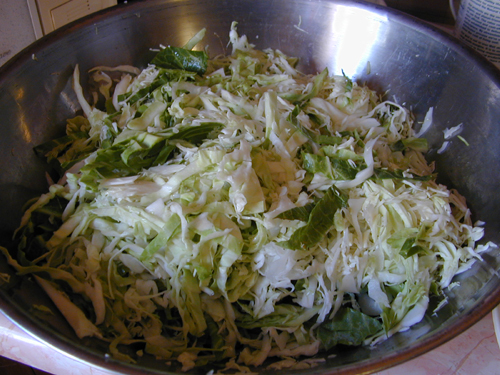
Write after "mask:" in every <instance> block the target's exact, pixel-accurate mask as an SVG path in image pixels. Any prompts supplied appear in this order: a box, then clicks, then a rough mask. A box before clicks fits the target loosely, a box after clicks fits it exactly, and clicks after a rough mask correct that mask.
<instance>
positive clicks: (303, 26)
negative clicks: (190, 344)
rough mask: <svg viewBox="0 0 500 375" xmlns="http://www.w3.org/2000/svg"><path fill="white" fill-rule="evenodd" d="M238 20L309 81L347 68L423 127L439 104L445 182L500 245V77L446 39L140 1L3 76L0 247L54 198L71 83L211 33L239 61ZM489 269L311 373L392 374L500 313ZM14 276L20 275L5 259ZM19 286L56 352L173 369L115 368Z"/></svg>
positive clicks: (317, 18)
mask: <svg viewBox="0 0 500 375" xmlns="http://www.w3.org/2000/svg"><path fill="white" fill-rule="evenodd" d="M232 21H237V22H238V23H239V28H238V30H239V33H240V34H246V35H247V36H248V38H249V40H250V41H251V42H252V43H254V44H256V46H257V47H258V48H267V47H271V48H275V49H280V50H282V51H283V52H285V53H287V54H289V55H291V56H297V57H299V58H300V68H301V69H302V70H303V71H306V72H311V73H313V72H317V71H320V70H322V69H323V68H324V67H328V68H329V71H330V73H331V74H341V73H342V70H343V71H344V72H345V73H346V74H347V75H348V76H351V77H353V78H354V79H355V80H356V81H358V82H360V83H367V84H368V85H369V86H370V87H372V88H374V89H376V90H378V91H379V92H386V97H387V98H388V99H391V100H397V101H398V102H400V103H404V104H405V105H406V106H408V107H409V108H411V109H412V110H413V112H414V113H415V115H416V119H417V121H420V122H421V121H422V120H423V118H424V116H425V114H426V112H427V111H428V109H429V108H430V107H433V108H434V122H433V126H432V128H431V129H430V130H429V131H428V132H427V133H426V135H425V136H426V137H427V138H428V140H429V144H430V145H431V152H430V154H429V157H430V159H431V160H435V161H436V163H437V170H438V173H439V179H440V181H441V182H443V183H445V184H447V185H449V186H450V187H454V188H457V189H458V190H459V191H460V192H461V193H462V194H464V195H465V196H466V198H467V200H468V202H469V205H470V207H471V209H472V212H473V214H474V218H475V219H480V220H483V221H485V222H486V223H487V224H486V237H487V240H491V241H494V242H496V243H500V238H499V237H500V217H499V215H498V213H499V212H500V194H498V192H499V191H500V178H499V177H498V175H497V173H498V171H499V170H500V148H499V147H498V142H499V140H500V126H499V122H500V88H499V87H500V76H499V72H498V71H497V70H496V69H495V68H494V67H493V66H492V65H490V64H489V63H488V62H486V61H485V60H484V59H482V58H481V57H479V56H478V55H476V54H475V53H474V52H472V51H470V50H469V49H467V48H465V47H463V46H461V45H460V44H457V43H456V42H455V40H454V39H452V38H451V37H448V36H447V35H445V34H444V33H442V32H441V31H439V30H436V29H434V28H432V27H430V26H428V25H426V24H424V23H422V22H420V21H418V20H416V19H413V18H409V17H407V16H404V15H402V14H400V13H399V12H397V11H394V10H390V9H386V8H383V7H378V6H374V5H370V4H364V3H359V2H347V1H321V0H313V1H308V0H271V1H269V0H240V1H224V0H200V1H194V0H187V1H175V0H170V1H168V0H167V1H159V0H158V1H156V0H150V1H134V2H133V3H131V4H124V5H120V6H118V7H116V8H112V9H108V10H105V11H103V12H100V13H99V14H97V15H94V16H91V17H87V18H85V19H84V20H82V21H79V22H77V23H74V24H71V25H68V26H66V27H64V28H62V29H60V30H57V31H56V32H54V33H52V34H50V35H48V36H46V37H44V38H42V39H41V40H39V41H37V42H36V43H35V44H33V45H32V46H30V47H28V48H27V49H25V50H24V51H23V52H21V53H20V54H19V55H17V56H16V57H14V58H13V59H12V60H11V61H9V62H8V63H7V64H5V65H4V66H3V67H2V68H1V69H0V131H1V134H2V136H1V137H0V163H1V169H0V193H1V194H0V228H1V236H0V243H1V244H3V245H9V241H10V237H11V234H12V232H13V230H14V229H15V228H16V227H17V226H18V224H19V220H20V218H21V212H22V210H21V209H22V206H23V204H24V202H25V201H26V199H28V198H30V197H33V196H36V195H38V194H40V193H43V192H45V191H46V189H47V185H46V182H45V166H44V164H43V163H42V162H41V161H39V160H37V159H36V157H35V155H34V153H33V151H32V148H33V147H34V146H36V145H38V144H40V143H42V142H44V141H46V140H49V139H50V138H53V137H54V136H57V135H60V134H61V133H62V132H63V131H64V124H65V119H66V118H68V117H72V116H74V114H75V113H76V112H77V111H78V110H79V105H78V102H77V100H76V97H75V95H74V93H73V91H72V88H71V82H70V77H71V74H72V71H73V69H74V67H75V64H77V63H78V64H79V65H80V70H81V72H82V73H83V74H82V82H85V80H86V78H87V76H86V75H85V74H84V72H86V71H87V70H88V69H90V68H92V67H94V66H96V65H109V66H114V65H120V64H132V65H136V66H139V67H145V66H146V65H147V62H148V61H150V60H151V58H152V57H153V55H154V53H153V52H151V51H150V48H154V47H156V46H158V45H159V44H163V45H169V44H170V45H174V46H182V45H184V43H185V42H186V41H187V40H189V39H190V38H191V37H192V36H193V35H194V34H195V33H196V32H197V31H199V30H200V29H201V28H203V27H206V28H207V33H206V37H205V40H204V42H203V44H204V45H208V51H209V53H210V54H211V55H212V56H214V55H216V54H219V53H228V52H230V51H228V50H227V43H228V33H229V27H230V24H231V22H232ZM460 123H463V126H464V130H463V132H462V133H461V136H462V137H463V138H464V139H465V140H467V142H468V143H469V146H466V145H465V144H464V143H463V142H461V141H460V140H459V139H457V138H454V139H453V140H452V142H451V144H450V147H449V148H448V149H447V150H446V151H445V152H444V153H442V154H439V153H437V152H436V151H437V150H438V149H439V148H440V147H441V145H442V143H443V140H444V139H443V130H444V129H445V128H450V127H453V126H456V125H458V124H460ZM484 258H485V262H482V263H476V264H475V265H474V267H473V268H472V269H471V270H469V271H467V272H466V273H464V274H462V275H460V276H459V277H458V278H457V280H459V281H460V283H461V285H460V287H457V288H454V289H453V290H452V291H451V292H449V293H448V295H449V303H448V304H447V305H446V306H445V307H444V308H442V309H441V310H440V311H439V312H438V313H437V314H432V311H430V312H429V313H428V314H427V315H426V317H425V318H424V320H423V321H422V322H421V323H419V324H417V325H416V326H414V327H413V328H412V329H410V330H409V331H407V332H404V333H399V334H397V335H395V336H393V337H392V338H390V339H389V340H387V341H385V342H383V343H381V344H380V345H377V346H376V347H374V348H373V349H372V348H356V349H349V350H344V349H337V350H336V351H335V350H334V351H333V352H332V353H330V354H337V355H336V356H334V357H333V356H330V357H328V358H327V359H326V361H325V362H324V363H323V364H320V365H319V366H318V367H316V368H314V369H310V370H303V371H297V373H301V374H306V373H307V374H320V373H329V374H335V373H360V372H366V373H367V372H373V371H378V370H381V369H383V368H386V367H389V366H393V365H395V364H398V363H401V362H403V361H406V360H408V359H410V358H413V357H415V356H417V355H420V354H422V353H424V352H426V351H428V350H430V349H432V348H434V347H436V346H438V345H440V344H442V343H444V342H445V341H447V340H449V339H451V338H452V337H454V336H456V335H458V334H459V333H461V332H463V331H464V330H465V329H466V328H468V327H470V326H472V325H473V324H474V323H476V322H477V321H478V320H480V319H481V318H482V317H483V316H485V315H486V314H487V313H488V312H489V311H490V310H491V309H492V308H493V307H495V306H496V305H497V304H498V303H499V302H500V281H499V279H498V276H497V271H498V269H499V268H500V259H499V256H498V253H497V251H494V250H492V251H490V252H489V253H487V254H485V255H484ZM0 271H1V272H5V271H8V267H7V265H6V264H5V261H4V260H3V259H0ZM13 281H14V284H15V287H11V288H7V287H6V286H5V285H4V286H3V287H2V289H1V290H0V308H1V309H2V310H3V311H4V313H6V314H7V315H8V316H9V317H10V318H11V319H12V320H14V321H15V322H16V323H17V324H19V325H20V326H21V327H22V328H24V329H25V330H27V331H28V332H30V333H31V334H32V335H34V336H36V337H38V338H39V339H41V340H42V341H45V342H47V343H48V344H49V345H52V346H54V347H56V348H58V349H59V350H61V351H63V352H65V353H67V354H69V355H71V356H75V357H77V358H80V359H81V360H82V361H85V362H88V363H91V364H93V365H95V366H99V367H102V368H104V369H107V370H110V371H115V372H118V373H131V374H139V373H140V374H148V373H167V372H166V371H173V370H172V369H169V368H167V367H165V364H164V363H163V362H162V361H154V360H153V359H152V358H150V357H147V356H146V357H144V358H143V359H142V360H141V362H140V363H138V364H137V365H127V364H123V363H119V362H117V361H115V360H112V359H110V358H108V356H107V355H106V352H107V349H106V347H107V345H106V344H105V343H101V342H99V341H97V340H93V339H87V340H78V339H77V338H76V337H75V335H74V334H73V332H72V331H71V329H70V328H69V327H68V325H67V324H66V323H65V321H64V320H63V319H62V317H61V316H54V317H52V318H50V320H49V322H48V324H47V323H44V321H42V320H40V317H39V316H36V315H35V314H34V313H33V309H32V304H42V303H50V302H49V301H47V299H46V298H45V296H44V295H43V293H40V290H39V288H38V287H37V285H36V284H34V283H33V282H32V281H30V280H22V279H20V278H18V277H15V276H13ZM437 302H438V301H437V300H434V301H433V304H434V306H435V305H436V303H437ZM275 372H276V371H273V373H275ZM264 373H265V371H264ZM283 373H290V371H285V372H283Z"/></svg>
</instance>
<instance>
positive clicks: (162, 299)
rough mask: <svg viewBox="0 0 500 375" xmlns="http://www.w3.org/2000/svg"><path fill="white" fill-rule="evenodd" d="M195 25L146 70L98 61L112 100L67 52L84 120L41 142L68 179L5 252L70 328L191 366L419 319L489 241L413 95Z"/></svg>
mask: <svg viewBox="0 0 500 375" xmlns="http://www.w3.org/2000/svg"><path fill="white" fill-rule="evenodd" d="M203 34H204V31H203V32H200V33H199V34H197V36H196V37H195V38H194V40H193V41H192V42H191V43H188V44H187V45H186V48H174V47H163V48H162V49H161V50H160V52H159V53H158V55H157V57H156V58H155V59H154V60H153V64H151V65H150V66H148V67H147V68H146V69H144V70H142V71H139V70H138V69H136V68H132V67H126V66H125V67H117V68H108V67H97V68H95V69H93V70H92V72H94V74H95V75H94V77H95V78H96V80H97V85H98V86H99V85H100V86H101V87H100V88H101V89H100V90H99V92H100V93H101V96H103V97H104V100H105V104H104V105H102V103H101V104H99V105H98V104H90V103H89V102H87V101H86V99H85V96H84V93H83V88H82V86H81V85H80V82H79V71H78V66H77V67H76V69H75V74H74V87H75V91H76V93H77V97H78V100H79V101H80V103H81V106H82V108H83V111H84V115H85V117H78V118H76V119H72V120H69V121H68V127H67V134H66V136H65V137H63V138H61V139H58V140H55V141H51V142H50V143H48V144H45V145H41V146H39V147H37V152H38V153H39V154H41V155H43V156H45V157H47V158H48V159H49V161H50V162H52V163H55V164H56V165H58V168H60V170H61V173H62V174H63V176H64V177H63V179H62V180H60V182H59V183H58V184H55V185H53V186H52V187H51V188H50V193H48V194H45V195H43V196H42V197H41V198H40V199H39V200H38V201H37V202H36V203H34V205H33V206H32V207H31V208H30V209H29V210H28V211H27V212H26V214H25V216H24V217H23V221H22V225H21V227H20V228H19V230H18V231H17V233H16V238H17V239H18V241H19V249H18V252H17V254H16V255H15V256H14V257H11V255H9V253H8V252H7V251H6V250H5V249H3V252H4V254H5V255H6V256H7V257H8V258H9V263H10V264H11V265H12V266H14V267H15V268H16V269H17V270H18V272H20V273H21V274H36V275H37V280H39V281H40V284H41V285H42V287H43V288H44V289H45V290H46V291H47V293H48V294H49V295H50V296H51V298H52V299H53V300H54V302H55V304H56V305H57V306H58V307H59V308H60V309H61V310H62V311H63V313H64V314H65V316H67V317H68V322H69V323H70V324H71V325H73V327H74V328H75V330H76V332H77V334H78V336H79V337H84V336H96V337H99V338H102V339H103V340H107V341H109V342H110V353H111V354H112V355H114V356H116V357H117V358H119V359H122V360H129V361H134V360H135V359H134V358H133V356H132V355H125V354H123V353H122V352H121V350H120V347H121V344H124V345H125V344H128V343H134V345H135V347H137V346H138V345H142V346H141V349H140V351H139V354H142V353H143V352H146V353H150V354H152V355H154V356H155V357H157V358H159V359H162V360H168V361H174V362H175V361H177V362H178V363H179V365H180V367H181V368H182V369H183V370H186V371H187V370H189V369H192V368H194V367H201V366H207V367H206V369H207V371H208V370H209V369H213V367H211V365H210V364H211V363H213V362H215V361H223V362H224V363H225V369H226V370H228V371H229V370H231V369H238V371H241V372H245V371H250V370H249V367H248V366H261V365H262V364H264V362H265V361H266V359H268V358H270V357H276V359H277V362H276V364H274V365H272V366H273V367H271V368H290V367H295V368H303V367H304V366H306V367H307V366H314V364H315V363H317V361H314V360H308V361H301V362H298V360H297V357H299V356H314V355H316V354H317V353H318V352H320V351H322V350H328V349H330V348H332V347H334V346H336V345H338V344H344V345H361V344H370V343H376V342H379V341H381V340H384V339H386V338H387V337H389V336H391V335H393V334H394V333H396V332H399V331H402V330H406V329H408V328H409V327H411V326H412V325H414V324H416V323H418V322H419V321H420V320H421V319H422V317H423V316H424V314H425V312H426V310H427V308H428V303H429V296H430V295H431V294H441V293H442V291H443V290H444V289H446V288H447V287H448V286H449V285H450V283H451V282H452V280H453V277H454V275H456V274H457V273H460V272H463V271H464V270H466V269H467V268H468V267H470V265H471V263H472V262H474V261H475V260H480V259H481V257H480V255H479V253H480V252H481V251H484V250H486V249H487V248H488V247H489V246H495V245H493V244H486V245H484V244H483V245H478V241H479V240H480V239H481V238H482V236H483V228H482V226H481V225H476V226H475V225H473V224H472V221H471V215H470V211H469V210H468V209H467V206H466V204H465V201H464V199H463V197H461V196H460V195H459V194H458V193H457V192H456V191H453V190H448V189H447V188H446V187H445V186H443V185H440V184H438V183H436V181H435V177H436V176H435V175H434V174H433V165H429V164H428V163H427V162H426V161H425V158H424V156H423V152H424V151H425V149H426V142H425V139H420V138H416V137H415V132H414V130H413V129H412V124H413V123H412V116H411V114H410V113H409V111H408V110H407V109H405V108H404V107H402V106H401V105H399V104H397V103H395V102H390V101H381V100H380V98H379V96H378V95H377V94H376V93H375V92H373V91H372V90H370V89H369V88H367V87H362V86H359V85H358V84H356V82H353V81H351V80H350V79H349V78H347V77H345V76H344V75H342V76H332V75H330V74H329V73H328V70H326V69H325V70H324V71H323V72H321V73H320V74H318V75H304V74H302V73H300V72H299V71H297V70H296V69H295V68H294V66H295V63H296V59H294V58H290V57H288V56H285V55H284V54H283V53H282V52H280V51H278V50H271V49H266V50H263V51H260V50H256V49H254V46H253V45H252V44H250V43H249V42H248V40H247V38H246V37H245V36H239V35H238V33H237V30H236V24H235V23H233V25H232V26H231V30H230V34H229V36H230V42H231V44H232V47H233V53H232V55H230V56H218V57H216V58H213V59H207V57H206V56H205V55H204V54H205V53H204V52H196V51H192V50H191V48H192V47H194V45H195V44H197V43H198V42H199V41H200V40H201V38H202V37H203ZM97 103H99V100H98V101H97ZM99 106H100V107H99ZM99 108H100V109H99ZM428 117H429V116H428ZM426 122H428V123H430V120H429V119H427V120H426ZM423 128H426V126H424V127H423ZM423 131H425V129H423ZM63 290H64V292H63ZM72 300H73V301H74V300H77V301H78V303H74V302H71V301H72ZM224 371H225V370H220V372H224Z"/></svg>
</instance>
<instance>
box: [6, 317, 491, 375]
mask: <svg viewBox="0 0 500 375" xmlns="http://www.w3.org/2000/svg"><path fill="white" fill-rule="evenodd" d="M33 353H36V355H33ZM0 355H1V356H4V357H7V358H10V359H13V360H15V361H18V362H22V363H24V364H27V365H29V366H31V367H35V368H37V369H39V370H43V371H46V372H49V373H52V374H55V375H109V374H111V373H110V372H108V371H104V370H99V369H96V368H95V367H91V366H89V365H88V364H85V363H82V362H79V361H77V360H75V359H73V358H70V357H68V356H66V355H64V354H61V353H59V352H58V351H56V350H55V349H52V348H51V347H49V346H47V345H45V344H43V343H41V342H39V341H37V340H36V339H34V338H32V337H31V336H30V335H28V334H26V333H25V332H24V331H22V330H21V329H20V328H19V327H17V326H16V325H15V324H14V323H12V322H11V321H10V320H9V319H8V318H7V317H6V316H5V315H4V314H2V313H0ZM401 374H404V375H431V374H432V375H438V374H439V375H455V374H456V375H470V374H474V375H492V374H500V348H499V344H498V342H497V338H496V335H495V330H494V326H493V319H492V314H491V313H490V314H488V315H487V316H486V317H485V318H483V319H482V320H480V321H479V322H478V323H477V324H475V325H474V326H472V327H471V328H470V329H468V330H467V331H465V332H463V333H462V334H461V335H460V336H458V337H456V338H454V339H453V340H451V341H448V342H447V343H446V344H444V345H442V346H440V347H438V348H436V349H434V350H432V351H430V352H428V353H426V354H424V355H422V356H420V357H417V358H415V359H413V360H411V361H408V362H405V363H403V364H401V365H398V366H395V367H393V368H390V369H388V370H384V371H381V372H378V373H376V375H401Z"/></svg>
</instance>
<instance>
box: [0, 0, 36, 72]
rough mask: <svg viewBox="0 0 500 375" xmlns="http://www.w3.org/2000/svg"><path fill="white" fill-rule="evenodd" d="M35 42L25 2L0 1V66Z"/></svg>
mask: <svg viewBox="0 0 500 375" xmlns="http://www.w3.org/2000/svg"><path fill="white" fill-rule="evenodd" d="M34 41H35V32H34V30H33V24H32V23H31V17H30V13H29V9H28V2H27V1H26V0H1V1H0V66H1V65H3V64H4V63H5V62H6V61H7V60H9V59H10V58H11V57H13V56H14V55H15V54H16V53H18V52H19V51H21V50H22V49H23V48H25V47H27V46H28V45H30V44H31V43H33V42H34Z"/></svg>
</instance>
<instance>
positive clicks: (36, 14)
mask: <svg viewBox="0 0 500 375" xmlns="http://www.w3.org/2000/svg"><path fill="white" fill-rule="evenodd" d="M27 1H28V7H29V10H30V14H31V20H32V22H33V28H34V30H35V36H36V37H37V38H40V37H42V36H43V35H45V34H48V33H50V32H51V31H53V30H55V29H57V28H59V27H61V26H63V25H66V24H67V23H69V22H71V21H74V20H77V19H78V18H81V17H84V16H86V15H88V14H91V13H94V12H97V11H98V10H101V9H104V8H108V7H110V6H113V5H116V4H117V0H27Z"/></svg>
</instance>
